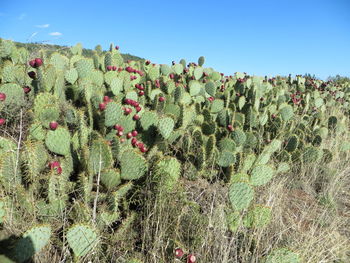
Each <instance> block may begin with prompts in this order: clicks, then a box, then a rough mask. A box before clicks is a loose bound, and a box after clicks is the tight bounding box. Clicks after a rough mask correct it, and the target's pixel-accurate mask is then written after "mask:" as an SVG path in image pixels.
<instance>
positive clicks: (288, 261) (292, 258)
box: [265, 248, 301, 263]
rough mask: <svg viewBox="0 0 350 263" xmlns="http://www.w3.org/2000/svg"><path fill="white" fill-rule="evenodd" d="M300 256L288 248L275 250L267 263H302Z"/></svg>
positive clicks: (267, 259)
mask: <svg viewBox="0 0 350 263" xmlns="http://www.w3.org/2000/svg"><path fill="white" fill-rule="evenodd" d="M300 262H301V260H300V258H299V255H298V254H296V253H294V252H292V251H290V250H288V249H287V248H278V249H275V250H273V251H272V252H271V253H270V254H269V255H268V256H267V257H266V261H265V263H300Z"/></svg>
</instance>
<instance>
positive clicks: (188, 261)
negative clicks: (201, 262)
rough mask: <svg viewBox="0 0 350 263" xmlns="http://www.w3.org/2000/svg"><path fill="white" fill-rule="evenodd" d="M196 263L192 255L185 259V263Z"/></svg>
mask: <svg viewBox="0 0 350 263" xmlns="http://www.w3.org/2000/svg"><path fill="white" fill-rule="evenodd" d="M195 262H196V257H195V255H193V254H189V255H188V257H187V263H195Z"/></svg>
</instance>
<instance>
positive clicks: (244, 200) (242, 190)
mask: <svg viewBox="0 0 350 263" xmlns="http://www.w3.org/2000/svg"><path fill="white" fill-rule="evenodd" d="M253 198H254V189H253V188H252V187H251V186H249V184H247V183H245V182H236V183H233V184H231V185H230V188H229V199H230V201H231V205H232V207H233V208H234V209H235V210H237V211H240V210H243V209H246V208H248V207H249V205H250V203H251V201H252V200H253Z"/></svg>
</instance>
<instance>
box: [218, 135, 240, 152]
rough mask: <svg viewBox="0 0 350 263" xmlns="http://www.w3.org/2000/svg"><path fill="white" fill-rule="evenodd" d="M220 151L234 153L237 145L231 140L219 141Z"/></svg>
mask: <svg viewBox="0 0 350 263" xmlns="http://www.w3.org/2000/svg"><path fill="white" fill-rule="evenodd" d="M219 150H220V151H229V152H234V151H235V150H236V143H235V141H234V140H232V139H230V138H223V139H221V140H220V141H219Z"/></svg>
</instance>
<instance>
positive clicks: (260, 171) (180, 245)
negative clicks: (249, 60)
mask: <svg viewBox="0 0 350 263" xmlns="http://www.w3.org/2000/svg"><path fill="white" fill-rule="evenodd" d="M16 45H18V44H15V43H13V42H11V41H3V40H0V262H1V263H2V262H4V263H17V262H21V263H22V262H34V263H40V262H53V263H56V262H57V263H59V262H79V263H80V262H81V263H88V262H94V263H95V262H96V263H108V262H113V263H114V262H116V263H168V262H173V263H185V262H186V263H214V262H215V263H216V262H217V263H231V262H232V263H233V262H239V263H252V262H254V263H260V262H261V263H314V262H325V263H348V262H350V250H349V247H350V165H349V164H350V129H349V127H350V110H349V109H350V82H348V81H347V80H346V79H342V81H341V82H339V83H337V82H334V81H322V80H319V79H315V78H312V77H310V76H307V77H303V76H301V75H296V76H292V75H289V76H288V77H280V76H276V77H272V78H267V77H264V76H251V75H249V74H247V73H241V72H236V73H235V74H233V75H232V76H225V75H224V74H221V73H220V72H218V71H216V70H215V69H213V68H211V67H206V64H205V63H206V61H205V57H203V56H201V57H199V58H198V61H196V63H194V62H190V63H187V62H186V61H185V60H184V59H182V60H180V61H179V62H176V61H174V62H172V63H171V64H170V65H166V64H156V63H151V62H150V61H149V60H142V59H141V60H133V61H125V57H123V55H122V54H121V53H120V51H119V49H116V48H114V47H113V45H112V46H111V48H110V50H109V51H104V52H102V50H100V48H96V50H94V51H91V50H86V51H85V54H87V55H84V49H83V48H82V45H81V44H77V45H75V46H73V47H69V48H67V47H59V49H58V50H56V49H55V47H52V46H50V47H47V46H36V45H35V44H33V45H29V46H21V47H19V46H16ZM57 48H58V47H57Z"/></svg>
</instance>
